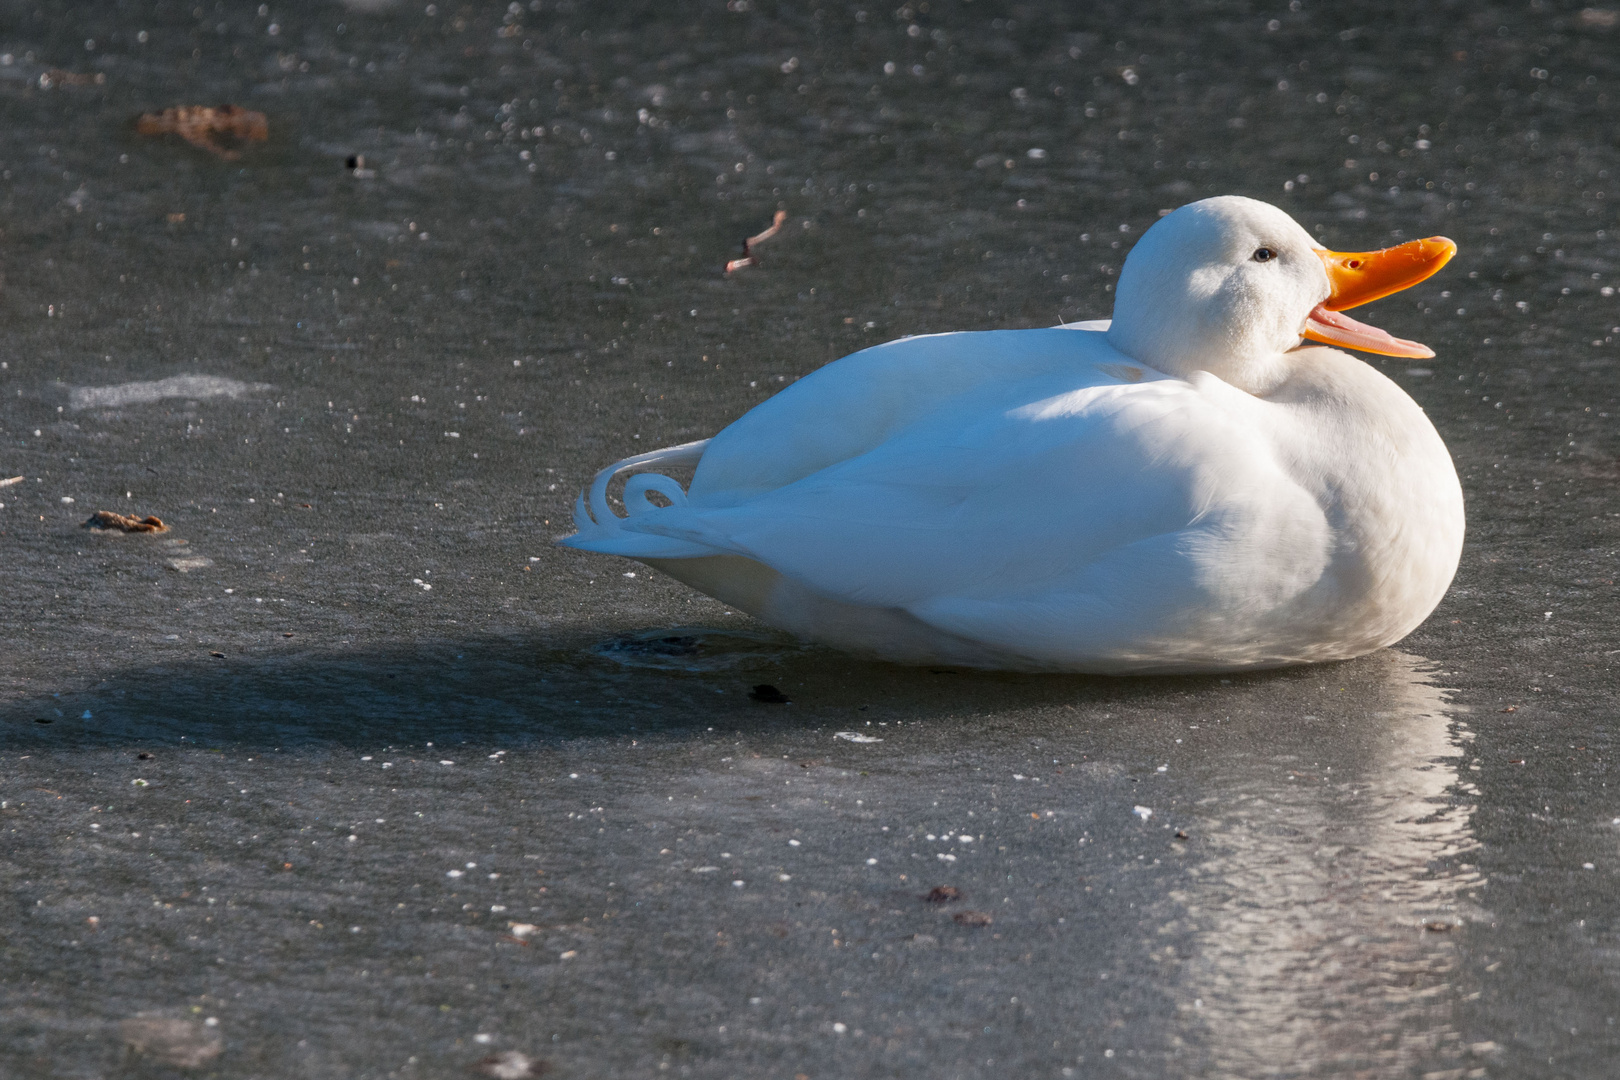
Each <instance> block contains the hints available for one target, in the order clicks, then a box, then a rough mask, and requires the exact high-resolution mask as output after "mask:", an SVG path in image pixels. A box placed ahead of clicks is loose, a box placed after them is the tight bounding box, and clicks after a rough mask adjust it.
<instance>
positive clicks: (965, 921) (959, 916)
mask: <svg viewBox="0 0 1620 1080" xmlns="http://www.w3.org/2000/svg"><path fill="white" fill-rule="evenodd" d="M951 921H952V922H954V923H956V924H957V925H958V926H989V925H990V924H991V923H993V922H995V920H994V919H993V918H991V917H990V913H989V912H988V911H958V912H957V913H956V914H955V915H952V916H951Z"/></svg>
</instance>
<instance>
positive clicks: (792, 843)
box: [788, 840, 799, 847]
mask: <svg viewBox="0 0 1620 1080" xmlns="http://www.w3.org/2000/svg"><path fill="white" fill-rule="evenodd" d="M798 846H799V842H798V841H797V840H789V841H788V847H798Z"/></svg>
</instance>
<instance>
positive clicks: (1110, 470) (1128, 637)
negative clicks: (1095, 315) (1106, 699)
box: [562, 196, 1463, 674]
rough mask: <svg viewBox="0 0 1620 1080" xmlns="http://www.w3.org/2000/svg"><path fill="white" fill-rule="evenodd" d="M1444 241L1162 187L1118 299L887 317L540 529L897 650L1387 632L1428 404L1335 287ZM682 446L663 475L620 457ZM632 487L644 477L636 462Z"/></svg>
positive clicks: (1259, 658)
mask: <svg viewBox="0 0 1620 1080" xmlns="http://www.w3.org/2000/svg"><path fill="white" fill-rule="evenodd" d="M1455 251H1456V245H1455V244H1453V243H1452V242H1451V241H1450V240H1446V239H1444V238H1440V237H1435V238H1431V239H1428V240H1417V241H1413V242H1411V243H1407V244H1402V245H1400V246H1398V247H1394V248H1388V249H1386V250H1383V251H1376V252H1368V253H1361V254H1340V253H1335V252H1330V251H1325V250H1323V249H1322V248H1320V247H1318V246H1317V245H1316V243H1315V242H1314V241H1313V240H1312V239H1311V237H1310V235H1309V234H1308V233H1307V232H1306V231H1305V230H1304V229H1302V228H1301V227H1300V226H1299V225H1298V224H1296V223H1295V222H1294V221H1293V219H1292V218H1290V217H1288V215H1287V214H1285V213H1283V212H1282V211H1281V210H1279V209H1277V208H1276V207H1274V206H1271V205H1268V204H1266V203H1262V202H1257V201H1255V200H1252V199H1245V198H1238V197H1232V196H1228V197H1223V198H1215V199H1206V200H1204V201H1202V202H1197V203H1193V204H1191V205H1188V206H1184V207H1182V208H1181V209H1179V210H1177V211H1175V212H1174V213H1172V214H1169V215H1167V216H1166V217H1164V218H1162V219H1161V220H1160V221H1158V222H1157V223H1156V224H1155V225H1154V226H1153V227H1152V228H1151V229H1149V230H1148V231H1147V232H1146V233H1145V234H1144V235H1143V236H1142V239H1141V240H1140V242H1138V243H1137V245H1136V247H1135V249H1134V250H1133V251H1132V252H1131V253H1130V257H1129V258H1127V259H1126V261H1125V266H1124V269H1123V271H1122V272H1121V274H1120V278H1119V292H1118V297H1117V299H1116V300H1115V304H1114V318H1113V321H1112V324H1111V325H1110V324H1109V323H1107V322H1096V323H1081V324H1073V325H1071V326H1065V327H1056V328H1053V329H1049V330H997V331H986V332H978V333H955V334H936V335H929V336H925V337H912V338H905V339H902V340H900V341H892V342H889V343H888V344H885V345H879V346H877V347H875V348H871V349H865V350H863V351H861V352H858V353H855V354H854V355H852V356H847V357H845V358H844V359H842V360H839V361H837V362H836V363H832V364H828V365H827V366H826V367H824V368H822V369H821V370H819V371H817V372H815V373H814V374H813V375H810V376H808V377H806V378H804V379H802V380H800V381H799V382H797V383H795V384H794V385H792V386H791V387H789V388H788V389H786V390H784V391H782V392H781V393H780V394H778V395H776V396H775V397H773V398H771V399H770V400H768V401H766V402H764V403H762V404H761V405H759V406H758V407H757V408H755V409H753V410H752V411H750V412H749V413H747V414H746V415H744V416H743V417H742V418H741V419H739V420H737V421H736V422H735V423H733V424H732V425H731V426H729V427H727V428H726V429H725V430H724V431H722V432H720V434H718V435H716V436H715V437H714V438H712V439H707V440H704V441H703V442H696V443H688V444H686V445H684V446H675V447H670V448H668V449H665V450H658V451H655V452H653V453H650V454H642V455H640V456H638V457H632V458H627V459H625V460H624V461H620V462H618V463H616V464H614V465H611V466H609V467H608V468H606V469H604V470H603V471H602V472H601V473H600V474H598V476H597V478H596V481H595V483H594V484H593V485H592V487H591V490H590V497H589V502H588V503H587V501H586V499H585V498H584V497H581V498H580V500H579V502H578V504H577V506H576V508H575V511H574V523H575V526H576V528H577V529H578V530H579V531H578V532H577V533H575V534H574V535H573V536H571V537H568V538H567V539H565V540H563V541H562V543H564V544H567V545H569V546H571V547H576V548H582V549H585V550H588V551H597V552H603V553H607V554H613V555H623V556H627V557H629V558H632V559H638V560H640V561H642V562H644V563H647V564H648V565H650V566H653V567H656V568H658V569H659V570H662V571H663V572H665V573H667V574H669V575H671V576H672V577H675V578H677V579H679V580H681V581H683V582H686V583H687V584H689V585H691V586H693V587H694V588H697V589H699V590H701V591H703V592H705V593H708V594H709V595H711V596H713V597H716V598H717V599H719V600H721V601H723V602H724V603H726V604H729V605H732V606H734V607H737V608H740V609H742V610H743V611H746V612H748V613H750V614H752V615H754V616H757V617H758V618H760V619H762V620H764V621H765V622H767V623H770V624H771V625H773V626H777V627H780V628H781V629H783V630H787V631H789V632H791V633H793V634H796V635H798V636H800V637H802V638H805V639H808V640H811V641H817V642H822V643H824V644H828V645H833V646H837V647H839V648H843V649H847V650H850V651H853V652H859V653H864V654H868V655H873V656H877V657H881V658H885V659H889V660H897V661H901V662H908V663H951V664H962V665H970V666H978V667H989V668H1011V669H1022V670H1045V671H1075V672H1096V673H1109V674H1125V673H1133V672H1195V671H1225V670H1234V669H1242V668H1262V667H1275V666H1280V665H1285V664H1298V663H1309V662H1314V661H1323V660H1341V659H1346V658H1349V657H1352V656H1358V655H1360V654H1362V653H1366V652H1370V651H1371V650H1373V649H1377V648H1381V647H1383V646H1385V645H1389V644H1391V643H1393V642H1395V641H1398V640H1400V639H1401V638H1402V637H1405V636H1406V635H1407V634H1408V633H1410V632H1411V631H1412V630H1413V629H1414V628H1416V627H1417V625H1418V624H1419V623H1421V622H1422V621H1423V620H1424V619H1425V618H1427V617H1428V615H1429V613H1430V612H1431V611H1432V610H1433V609H1434V607H1435V605H1436V604H1437V603H1439V601H1440V598H1441V597H1442V596H1443V595H1444V594H1445V591H1446V588H1447V587H1448V585H1449V584H1450V583H1451V578H1452V575H1453V574H1454V573H1455V571H1456V568H1457V560H1458V557H1459V554H1460V552H1461V548H1462V538H1463V501H1462V490H1461V487H1460V486H1459V484H1458V482H1457V473H1456V470H1455V469H1454V468H1453V466H1452V463H1451V457H1450V455H1449V454H1448V453H1447V452H1446V447H1445V444H1444V443H1443V442H1441V440H1440V436H1439V434H1438V433H1436V431H1435V429H1434V426H1433V425H1432V424H1431V423H1430V422H1429V420H1428V417H1426V416H1425V415H1424V414H1423V410H1422V409H1420V408H1419V407H1418V406H1417V404H1416V403H1415V402H1414V401H1413V400H1412V399H1411V398H1410V397H1408V396H1407V395H1406V394H1405V393H1403V392H1402V391H1401V389H1400V388H1399V387H1397V386H1396V385H1395V384H1394V383H1393V382H1391V381H1390V380H1389V379H1387V378H1385V377H1384V376H1383V375H1381V374H1379V372H1377V371H1376V370H1374V369H1373V368H1371V367H1369V366H1368V365H1367V364H1365V363H1362V362H1361V361H1359V360H1357V359H1355V358H1353V357H1351V356H1348V355H1346V354H1345V353H1343V352H1339V351H1337V350H1335V349H1329V348H1318V347H1311V346H1308V345H1304V344H1303V343H1302V342H1301V340H1300V339H1301V338H1302V337H1303V338H1307V339H1310V340H1311V341H1317V342H1325V343H1328V344H1333V345H1343V346H1347V347H1349V348H1354V349H1360V350H1363V351H1367V352H1376V353H1383V354H1386V355H1390V356H1405V357H1427V356H1432V355H1434V354H1433V353H1432V352H1431V351H1430V350H1428V349H1427V348H1425V347H1424V346H1422V345H1418V344H1416V343H1415V342H1410V341H1402V340H1399V339H1397V338H1393V337H1391V336H1390V335H1389V334H1387V333H1385V332H1384V331H1382V330H1378V329H1375V328H1373V327H1370V326H1366V325H1364V324H1362V323H1358V322H1356V321H1354V320H1353V319H1350V318H1348V317H1347V316H1344V315H1341V314H1338V312H1339V311H1340V310H1342V309H1344V308H1348V307H1352V306H1354V305H1356V304H1363V303H1367V302H1368V301H1371V300H1375V299H1378V298H1379V297H1381V296H1385V295H1388V294H1389V293H1392V292H1395V291H1397V290H1399V289H1403V288H1406V287H1407V286H1410V285H1414V284H1416V283H1417V282H1419V281H1422V280H1423V279H1424V278H1427V277H1428V276H1429V275H1431V274H1433V273H1434V272H1435V271H1437V270H1439V269H1440V267H1441V266H1443V265H1444V264H1445V263H1446V261H1447V260H1448V259H1450V258H1451V256H1452V255H1453V254H1454V253H1455ZM693 464H695V465H696V467H697V468H696V473H695V475H694V477H693V479H692V482H691V485H690V487H689V489H687V490H686V491H682V489H681V487H680V485H679V484H677V483H676V482H675V481H674V480H672V479H671V478H669V477H667V476H662V475H657V474H645V473H644V474H640V475H636V476H633V477H632V478H631V479H630V480H629V482H628V484H627V485H626V487H625V492H624V501H625V505H626V507H627V508H628V510H629V516H628V517H619V516H618V515H616V514H615V513H614V512H613V510H612V509H611V508H610V506H609V504H608V501H607V488H608V483H609V481H610V480H611V479H612V478H613V477H614V476H616V475H617V474H619V473H622V472H626V471H628V470H632V469H637V468H645V467H658V466H662V467H665V468H668V467H672V466H679V465H693ZM652 492H657V493H658V496H659V498H658V499H657V501H656V502H655V501H654V500H653V499H651V498H649V497H648V496H649V494H650V493H652Z"/></svg>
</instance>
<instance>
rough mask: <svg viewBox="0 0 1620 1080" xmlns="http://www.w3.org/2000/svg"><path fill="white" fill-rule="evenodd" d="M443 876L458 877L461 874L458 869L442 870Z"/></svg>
mask: <svg viewBox="0 0 1620 1080" xmlns="http://www.w3.org/2000/svg"><path fill="white" fill-rule="evenodd" d="M444 876H445V877H460V876H461V871H460V870H446V871H445V872H444Z"/></svg>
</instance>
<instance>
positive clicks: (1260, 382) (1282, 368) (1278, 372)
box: [1108, 324, 1294, 397]
mask: <svg viewBox="0 0 1620 1080" xmlns="http://www.w3.org/2000/svg"><path fill="white" fill-rule="evenodd" d="M1116 325H1117V324H1116ZM1108 341H1109V344H1111V345H1113V346H1114V348H1115V349H1117V350H1119V351H1120V352H1122V353H1124V354H1125V355H1126V356H1129V357H1130V358H1131V359H1133V360H1135V361H1136V362H1137V363H1139V364H1146V365H1147V366H1148V367H1150V368H1153V369H1154V370H1155V371H1162V372H1164V373H1165V374H1166V375H1171V376H1174V377H1176V378H1178V379H1189V380H1190V379H1192V378H1193V376H1195V375H1197V374H1198V373H1199V372H1204V373H1206V374H1209V375H1213V376H1215V377H1216V378H1217V379H1220V380H1221V381H1222V382H1224V383H1227V384H1228V385H1230V386H1234V387H1236V388H1237V389H1239V390H1242V391H1244V392H1245V393H1249V394H1253V395H1255V396H1256V397H1265V396H1266V395H1268V394H1270V393H1271V392H1272V391H1274V390H1276V389H1277V388H1278V387H1279V386H1281V385H1282V384H1283V383H1286V382H1287V381H1288V379H1289V377H1290V375H1291V374H1292V371H1293V366H1294V364H1293V357H1292V353H1290V352H1278V351H1276V350H1275V349H1269V348H1265V347H1263V346H1262V347H1258V348H1255V347H1253V346H1251V347H1250V348H1249V349H1244V350H1241V351H1235V350H1228V349H1221V348H1211V347H1209V343H1206V344H1204V345H1203V346H1202V347H1197V346H1188V345H1185V344H1183V342H1182V341H1177V340H1174V339H1172V340H1168V341H1167V340H1162V339H1160V340H1154V339H1153V337H1151V336H1150V337H1148V339H1147V340H1141V339H1140V338H1138V337H1137V336H1135V335H1129V334H1122V335H1120V336H1119V338H1116V337H1115V335H1114V334H1113V332H1112V331H1110V333H1109V335H1108ZM1216 344H1224V343H1219V342H1217V343H1216Z"/></svg>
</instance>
